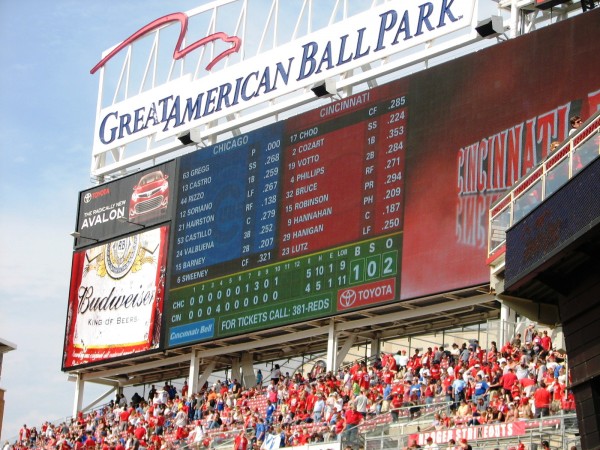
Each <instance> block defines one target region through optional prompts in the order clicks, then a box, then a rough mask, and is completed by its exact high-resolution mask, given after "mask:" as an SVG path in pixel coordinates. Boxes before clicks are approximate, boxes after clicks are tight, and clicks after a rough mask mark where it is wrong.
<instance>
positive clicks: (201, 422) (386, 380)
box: [2, 325, 574, 450]
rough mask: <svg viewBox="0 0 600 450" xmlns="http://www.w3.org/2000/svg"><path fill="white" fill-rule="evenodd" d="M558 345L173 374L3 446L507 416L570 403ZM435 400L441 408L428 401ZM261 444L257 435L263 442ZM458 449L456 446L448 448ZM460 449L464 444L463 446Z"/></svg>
mask: <svg viewBox="0 0 600 450" xmlns="http://www.w3.org/2000/svg"><path fill="white" fill-rule="evenodd" d="M567 386H568V379H567V367H566V361H565V355H564V354H561V353H559V352H557V351H555V350H553V346H552V341H551V339H550V337H549V335H548V333H547V332H546V331H543V332H541V333H540V332H538V331H537V330H536V329H535V327H534V326H533V325H531V326H529V327H528V328H527V329H526V330H525V332H524V333H523V336H521V334H517V335H516V336H515V337H514V338H513V339H512V340H511V341H510V342H506V343H504V345H502V346H501V348H500V349H498V348H497V345H496V343H495V342H492V343H491V345H490V347H489V348H488V349H483V348H481V346H480V345H479V343H478V341H477V340H470V341H468V342H464V343H463V344H462V345H458V344H452V346H450V347H448V348H446V347H445V346H443V345H440V346H437V347H436V346H434V347H430V348H427V349H424V350H421V349H415V350H414V353H413V354H412V355H408V354H407V350H404V349H401V350H399V351H398V352H397V353H395V354H391V353H382V354H380V355H379V356H378V357H376V358H374V359H373V360H369V361H356V362H355V363H353V364H352V365H350V366H347V367H343V368H341V369H340V370H339V371H338V372H337V373H331V372H325V371H321V372H319V371H313V372H312V373H311V374H307V375H306V376H305V375H303V374H301V373H295V374H294V375H293V376H290V375H289V374H288V373H286V374H283V373H282V372H281V369H280V367H279V366H278V365H275V367H274V369H273V370H272V372H271V374H270V375H269V378H268V380H267V381H264V380H263V376H262V373H261V372H260V371H259V373H258V375H257V384H256V385H255V386H249V387H248V386H242V384H241V383H240V382H239V381H238V380H236V379H233V380H229V381H223V382H221V381H218V382H216V383H214V384H212V385H208V384H205V386H203V388H202V390H201V391H200V392H196V393H190V392H188V385H187V383H185V382H184V384H183V386H181V388H180V389H179V390H178V389H176V388H175V387H174V386H173V385H172V384H169V383H165V385H164V386H162V387H160V388H158V389H157V388H156V387H155V386H152V388H151V389H150V391H149V393H148V396H147V397H146V398H144V397H142V396H140V395H138V393H135V394H134V395H133V396H132V398H131V399H130V400H127V399H126V398H125V396H124V395H123V394H118V395H117V398H115V399H114V400H112V401H111V402H110V403H109V404H107V405H105V406H104V407H102V408H100V409H98V410H96V411H93V412H88V413H79V415H78V416H77V417H76V418H75V419H73V420H72V421H71V422H70V423H61V424H50V423H48V422H46V423H44V424H42V425H41V426H39V427H31V428H30V427H27V426H26V425H24V426H23V428H22V429H21V430H20V432H19V436H18V439H17V442H15V443H13V444H10V443H6V444H5V446H4V447H3V448H2V450H24V449H34V448H45V449H50V448H54V449H58V450H71V449H74V450H140V449H141V450H145V449H146V450H161V449H170V448H175V447H179V446H181V445H191V446H193V447H194V448H196V449H200V448H206V447H209V446H210V445H211V444H213V443H214V442H215V441H218V440H219V439H232V440H233V442H234V450H251V449H256V450H259V449H261V448H273V446H272V445H271V444H272V443H269V442H268V441H269V440H273V439H276V440H277V445H276V446H275V447H284V446H297V445H303V444H307V443H313V442H327V441H331V440H336V439H340V437H342V436H343V437H344V442H345V443H350V444H352V443H353V442H357V437H358V433H359V429H360V426H363V424H368V422H369V419H371V418H383V417H385V418H386V419H387V420H388V421H389V422H397V421H399V420H401V418H403V417H404V416H408V417H407V419H410V418H414V417H416V416H419V415H420V414H422V412H423V411H424V410H426V409H427V408H430V409H433V404H438V408H439V409H437V411H438V412H436V413H435V414H434V415H433V420H432V422H431V423H430V425H428V426H427V427H426V428H424V429H422V431H431V430H443V429H445V428H452V427H457V426H474V425H482V424H488V423H500V422H512V421H519V420H526V419H531V418H534V417H545V416H549V415H553V414H556V413H559V412H561V411H572V410H574V400H573V396H572V393H571V392H570V390H569V389H568V388H567ZM440 404H441V406H439V405H440ZM265 444H268V445H265ZM457 448H462V447H457ZM464 448H467V447H464Z"/></svg>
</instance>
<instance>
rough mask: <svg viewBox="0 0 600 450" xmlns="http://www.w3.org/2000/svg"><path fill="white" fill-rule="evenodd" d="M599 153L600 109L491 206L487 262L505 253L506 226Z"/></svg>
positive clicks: (535, 205)
mask: <svg viewBox="0 0 600 450" xmlns="http://www.w3.org/2000/svg"><path fill="white" fill-rule="evenodd" d="M598 155H600V111H597V112H596V113H595V114H594V115H593V116H591V117H590V118H589V119H588V120H587V121H586V122H585V123H584V124H583V125H582V126H581V127H580V128H578V129H577V131H576V132H575V133H573V134H572V135H571V136H569V138H568V139H567V140H565V141H564V142H563V143H562V144H561V145H560V146H559V147H558V148H557V149H556V151H554V152H553V153H551V154H550V155H548V157H547V158H546V159H545V160H544V161H543V162H542V163H541V164H540V165H539V166H537V167H536V168H535V169H534V170H533V171H532V172H530V173H528V174H527V175H526V176H525V177H524V178H522V179H521V180H519V181H518V182H517V183H516V184H515V185H514V186H513V188H512V189H511V191H510V192H509V193H507V194H506V195H505V196H504V197H502V198H500V199H499V200H498V201H496V202H495V203H494V204H493V205H492V207H491V208H490V210H489V220H488V224H489V226H488V263H491V262H493V261H494V260H496V259H497V258H498V257H499V256H500V255H502V254H503V253H504V247H505V244H506V230H508V229H509V228H510V227H512V226H513V225H515V224H516V223H518V222H519V221H520V220H521V219H523V218H524V217H525V216H526V215H527V214H529V213H530V212H531V211H532V210H533V209H535V208H536V207H537V206H538V205H540V204H541V203H542V202H543V201H544V200H545V199H546V198H548V197H549V196H550V195H552V194H554V193H555V192H556V191H557V190H558V189H560V187H562V186H563V185H565V184H566V183H567V182H568V181H569V180H570V179H571V178H573V176H575V175H576V174H577V173H579V171H581V169H583V168H584V167H586V166H588V165H589V164H590V163H591V162H592V161H593V160H594V159H596V157H598Z"/></svg>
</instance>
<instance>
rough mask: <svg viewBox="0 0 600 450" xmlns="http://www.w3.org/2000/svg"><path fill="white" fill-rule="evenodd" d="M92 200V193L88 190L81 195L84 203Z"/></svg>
mask: <svg viewBox="0 0 600 450" xmlns="http://www.w3.org/2000/svg"><path fill="white" fill-rule="evenodd" d="M91 200H92V193H91V192H88V193H87V194H85V195H84V196H83V201H84V203H89V202H90V201H91Z"/></svg>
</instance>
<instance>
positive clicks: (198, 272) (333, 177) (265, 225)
mask: <svg viewBox="0 0 600 450" xmlns="http://www.w3.org/2000/svg"><path fill="white" fill-rule="evenodd" d="M394 86H395V87H396V88H397V87H398V85H397V84H395V85H394ZM408 105H409V99H408V96H407V94H406V93H405V92H399V91H398V90H397V89H394V90H392V89H391V88H387V89H386V88H385V87H383V88H380V89H377V90H371V91H367V92H363V93H361V94H357V95H355V96H353V97H349V98H346V99H343V100H340V101H337V102H334V103H330V104H328V105H326V106H324V107H321V108H318V109H316V110H314V111H310V112H307V113H305V114H302V115H299V116H296V117H293V118H291V119H288V120H286V121H282V122H278V123H275V124H273V125H269V126H266V127H264V128H261V129H258V130H255V131H253V132H250V133H248V134H244V135H240V136H236V137H234V138H232V139H229V140H226V141H223V142H220V143H218V144H215V145H213V146H211V147H208V148H205V149H202V150H200V151H196V152H194V153H191V154H189V155H186V156H183V157H182V158H181V160H180V164H179V180H178V181H179V187H178V195H177V204H176V214H175V225H174V236H173V246H172V249H173V253H172V258H171V260H170V261H171V262H170V265H171V280H170V290H169V293H168V298H169V300H168V301H167V302H166V305H165V308H166V311H165V316H166V328H167V335H166V346H167V347H172V346H178V345H185V344H190V343H194V342H198V341H203V340H210V339H215V338H219V337H223V336H231V335H237V334H243V333H246V332H249V331H253V330H259V329H266V328H271V327H275V326H280V325H285V324H289V323H293V322H299V321H304V320H308V319H313V318H317V317H326V316H330V315H334V314H338V313H341V312H344V311H346V310H351V309H356V308H364V307H367V306H369V305H372V304H375V303H381V302H388V301H392V300H394V299H397V298H398V294H399V289H400V286H399V280H400V277H399V275H400V267H399V266H400V260H401V259H400V258H401V249H402V227H403V211H404V164H405V151H406V136H407V132H408V129H407V119H408V114H409V106H408Z"/></svg>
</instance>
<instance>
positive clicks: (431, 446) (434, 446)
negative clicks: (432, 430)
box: [423, 436, 439, 450]
mask: <svg viewBox="0 0 600 450" xmlns="http://www.w3.org/2000/svg"><path fill="white" fill-rule="evenodd" d="M423 448H426V449H430V450H432V449H435V450H437V449H439V447H438V445H437V444H436V443H435V442H433V438H432V437H431V436H429V437H428V438H427V444H425V447H423Z"/></svg>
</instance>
